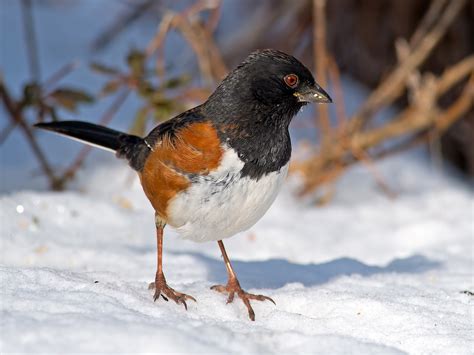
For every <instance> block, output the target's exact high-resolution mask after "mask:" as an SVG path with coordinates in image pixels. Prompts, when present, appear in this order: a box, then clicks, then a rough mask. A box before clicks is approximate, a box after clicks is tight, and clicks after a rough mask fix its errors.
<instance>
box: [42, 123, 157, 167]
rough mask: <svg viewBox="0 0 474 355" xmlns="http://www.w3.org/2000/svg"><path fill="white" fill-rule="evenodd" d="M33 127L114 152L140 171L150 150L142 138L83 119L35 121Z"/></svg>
mask: <svg viewBox="0 0 474 355" xmlns="http://www.w3.org/2000/svg"><path fill="white" fill-rule="evenodd" d="M35 127H37V128H41V129H45V130H48V131H53V132H55V133H58V134H61V135H64V136H67V137H70V138H73V139H77V140H79V141H81V142H84V143H86V144H89V145H93V146H96V147H99V148H102V149H106V150H109V151H112V152H115V155H116V156H117V157H119V158H125V159H127V160H128V162H129V164H130V166H131V167H132V168H133V169H135V170H137V171H141V170H142V169H143V165H144V164H145V160H146V158H147V156H148V154H149V152H150V149H149V148H148V146H147V145H146V143H145V141H144V140H143V138H140V137H138V136H134V135H131V134H127V133H123V132H119V131H115V130H113V129H110V128H107V127H104V126H99V125H96V124H93V123H89V122H83V121H59V122H50V123H37V124H35Z"/></svg>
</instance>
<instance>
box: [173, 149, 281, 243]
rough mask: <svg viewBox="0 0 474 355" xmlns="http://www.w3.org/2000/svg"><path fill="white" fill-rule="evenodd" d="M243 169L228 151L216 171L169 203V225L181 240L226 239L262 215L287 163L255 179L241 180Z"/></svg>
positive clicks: (272, 199)
mask: <svg viewBox="0 0 474 355" xmlns="http://www.w3.org/2000/svg"><path fill="white" fill-rule="evenodd" d="M243 166H244V163H243V162H242V161H241V160H240V159H239V157H238V156H237V154H236V153H235V151H234V150H233V149H230V148H228V149H226V153H225V154H224V156H223V160H222V162H221V166H220V167H219V169H218V170H216V171H214V172H212V173H211V174H209V175H206V176H198V177H195V178H193V179H194V180H193V185H192V187H190V188H189V189H188V190H187V191H186V192H185V193H181V194H179V195H178V196H177V197H175V198H174V199H172V200H171V201H170V203H169V207H168V211H169V212H168V216H169V217H171V218H170V219H169V220H168V223H169V224H170V225H171V226H172V227H175V228H176V230H177V231H178V233H179V235H180V236H181V237H182V238H184V239H191V240H193V241H196V242H205V241H211V240H219V239H224V238H229V237H231V236H233V235H234V234H236V233H238V232H242V231H244V230H247V229H248V228H250V227H251V226H253V225H254V224H255V223H256V222H257V221H258V220H259V219H260V218H261V217H262V216H263V215H264V214H265V212H266V211H267V210H268V208H269V207H270V206H271V204H272V203H273V201H275V198H276V196H277V194H278V192H279V190H280V188H281V186H282V184H283V181H284V180H285V178H286V174H287V172H288V164H286V165H285V166H284V167H282V168H281V169H280V170H279V171H276V172H272V173H269V174H267V175H264V176H262V177H261V178H260V179H258V180H254V179H251V178H249V177H244V178H241V176H240V171H241V170H242V168H243Z"/></svg>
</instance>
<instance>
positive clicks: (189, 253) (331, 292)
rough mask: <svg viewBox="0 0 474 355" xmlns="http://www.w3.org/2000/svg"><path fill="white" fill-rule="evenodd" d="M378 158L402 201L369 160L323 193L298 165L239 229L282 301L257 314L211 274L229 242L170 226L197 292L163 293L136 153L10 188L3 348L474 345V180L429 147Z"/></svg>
mask: <svg viewBox="0 0 474 355" xmlns="http://www.w3.org/2000/svg"><path fill="white" fill-rule="evenodd" d="M65 144H67V142H65ZM111 158H112V157H111ZM111 161H113V160H112V159H111ZM380 168H381V171H382V172H383V173H384V174H385V176H387V177H388V178H387V180H388V182H389V183H390V185H391V186H392V187H395V188H396V189H397V191H398V193H399V196H398V197H397V198H396V199H395V200H389V199H388V198H386V197H385V196H384V195H383V194H381V193H380V192H379V191H378V190H377V188H376V187H375V186H374V182H373V180H371V177H370V175H369V174H368V173H367V172H366V171H365V170H364V169H363V168H362V167H359V168H356V169H353V170H352V171H351V172H350V173H349V174H348V175H346V176H345V177H344V178H343V179H342V181H340V183H339V184H338V189H337V194H336V196H335V199H334V200H333V201H332V202H331V203H330V204H329V205H328V206H325V207H324V208H317V207H314V206H312V205H311V204H309V202H304V203H302V202H301V201H300V200H297V199H296V198H295V197H294V194H293V191H292V190H294V188H295V187H296V186H297V185H298V182H297V181H296V179H295V178H294V177H293V178H292V179H290V181H289V182H288V183H287V184H286V186H285V188H284V191H283V192H282V194H281V195H280V196H279V198H277V201H276V202H275V204H274V206H273V207H272V208H271V209H270V211H269V212H268V213H267V215H266V216H265V217H264V218H263V219H262V220H261V221H260V222H259V223H258V224H257V225H256V226H255V227H253V228H252V229H251V230H250V231H248V232H246V233H243V234H241V235H239V236H236V237H235V238H231V239H230V240H228V241H226V246H227V249H228V253H229V255H230V257H231V259H232V260H233V262H234V266H235V268H236V271H237V273H238V276H239V278H240V281H241V284H242V285H243V287H244V288H246V289H247V290H249V291H252V292H257V293H262V294H265V295H268V296H270V297H272V298H273V299H274V300H275V301H276V303H277V305H276V306H274V305H273V304H271V303H269V302H265V303H260V302H254V303H253V307H254V310H255V312H256V322H250V321H249V320H248V317H247V313H246V310H245V307H244V305H243V304H242V303H241V302H240V301H239V300H236V301H234V303H232V304H229V305H226V304H225V296H223V295H221V294H218V293H216V292H214V291H212V290H210V289H209V287H210V286H211V285H213V284H216V283H224V282H225V281H226V273H225V268H224V265H223V263H222V260H221V258H220V255H219V251H218V247H217V245H216V243H204V244H199V243H193V242H190V241H184V240H180V239H178V238H177V235H176V234H175V233H174V232H173V231H172V230H171V229H168V230H166V234H165V252H164V268H165V269H164V270H165V274H166V277H167V280H168V282H169V283H170V285H171V286H172V287H174V288H176V289H177V290H179V291H182V292H185V293H188V294H190V295H193V296H194V297H196V299H197V300H198V302H197V303H194V302H192V301H190V302H188V311H185V310H184V308H183V307H182V306H178V305H176V304H174V303H170V302H168V303H167V302H164V301H163V300H162V299H161V300H159V301H157V302H156V303H154V302H153V301H152V294H151V291H149V290H148V289H147V285H148V283H149V282H150V281H152V280H153V278H154V272H155V260H156V259H155V237H154V226H153V214H152V210H151V207H149V205H148V202H147V201H146V200H145V198H144V197H143V193H142V191H141V190H140V186H139V184H138V182H137V180H136V179H134V180H131V175H130V171H129V170H128V168H127V167H125V166H124V164H121V163H120V162H117V163H111V164H109V165H107V166H105V167H102V168H95V169H89V170H88V171H87V170H86V171H84V172H83V173H82V174H81V177H80V179H79V182H78V183H77V186H76V188H77V190H76V191H69V192H62V193H52V192H35V191H18V192H13V193H9V194H4V195H3V196H2V197H1V202H0V216H1V224H2V245H1V250H2V255H1V271H0V277H1V312H2V317H1V336H0V339H1V347H0V350H1V351H2V352H13V351H15V352H16V351H21V352H30V351H34V352H46V353H50V352H59V353H62V352H70V351H74V352H86V351H94V352H109V351H110V352H141V351H143V352H145V351H147V352H203V353H211V352H212V353H214V352H226V353H227V352H231V353H262V352H263V353H282V352H284V353H303V352H318V353H331V354H334V353H348V352H349V353H364V354H365V353H367V354H371V353H373V354H380V353H389V354H392V353H393V354H398V353H416V354H432V353H456V354H467V353H472V349H473V334H474V333H473V308H472V296H469V295H468V294H466V293H462V291H464V290H471V291H472V289H473V278H472V277H473V275H472V270H473V269H472V266H473V265H472V252H473V249H472V248H473V246H472V245H473V244H472V238H473V219H472V217H473V216H472V212H473V196H472V192H471V191H470V190H469V189H468V187H466V186H465V185H463V184H462V183H459V182H457V181H456V180H454V179H453V178H452V177H447V176H443V175H442V174H440V173H435V172H434V171H433V170H432V169H431V168H430V167H429V166H428V165H427V164H426V163H424V162H423V161H421V160H420V159H419V157H412V156H410V157H407V156H405V157H399V158H396V159H391V160H388V161H385V162H383V163H381V164H380ZM110 176H113V177H114V180H113V181H111V179H110Z"/></svg>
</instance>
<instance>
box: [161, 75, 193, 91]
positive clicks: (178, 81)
mask: <svg viewBox="0 0 474 355" xmlns="http://www.w3.org/2000/svg"><path fill="white" fill-rule="evenodd" d="M190 80H191V77H190V76H189V75H182V76H178V77H174V78H171V79H168V80H166V81H165V82H163V84H162V87H164V88H166V89H176V88H178V87H180V86H183V85H186V84H187V83H189V81H190Z"/></svg>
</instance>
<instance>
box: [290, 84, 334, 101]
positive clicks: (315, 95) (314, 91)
mask: <svg viewBox="0 0 474 355" xmlns="http://www.w3.org/2000/svg"><path fill="white" fill-rule="evenodd" d="M293 95H295V96H296V97H297V98H298V101H299V102H315V103H321V104H327V103H331V102H332V99H331V96H329V94H328V93H327V92H326V91H324V90H323V89H322V88H321V87H320V86H319V85H318V84H314V85H312V86H311V87H306V88H302V89H301V90H300V91H297V92H295V93H294V94H293Z"/></svg>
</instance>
